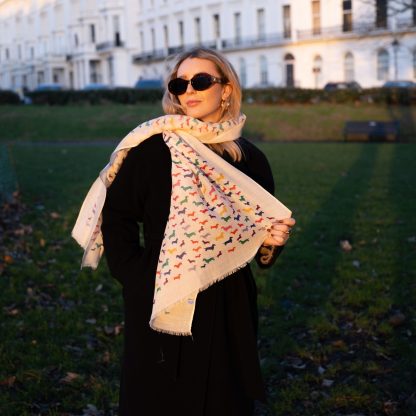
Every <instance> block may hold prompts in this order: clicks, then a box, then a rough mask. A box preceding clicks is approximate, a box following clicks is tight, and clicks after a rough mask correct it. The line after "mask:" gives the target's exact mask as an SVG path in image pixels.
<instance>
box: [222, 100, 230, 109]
mask: <svg viewBox="0 0 416 416" xmlns="http://www.w3.org/2000/svg"><path fill="white" fill-rule="evenodd" d="M229 106H230V102H229V101H228V100H221V107H222V108H224V109H227V108H228V107H229Z"/></svg>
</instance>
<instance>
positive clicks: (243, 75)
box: [239, 58, 247, 88]
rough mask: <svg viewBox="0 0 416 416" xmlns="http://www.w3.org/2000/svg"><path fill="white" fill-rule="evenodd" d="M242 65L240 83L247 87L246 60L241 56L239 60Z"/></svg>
mask: <svg viewBox="0 0 416 416" xmlns="http://www.w3.org/2000/svg"><path fill="white" fill-rule="evenodd" d="M239 66H240V83H241V87H242V88H245V87H246V85H247V67H246V60H245V59H244V58H240V60H239Z"/></svg>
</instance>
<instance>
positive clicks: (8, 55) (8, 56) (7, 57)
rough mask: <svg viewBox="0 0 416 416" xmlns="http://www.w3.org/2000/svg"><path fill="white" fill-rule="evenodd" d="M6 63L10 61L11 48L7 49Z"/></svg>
mask: <svg viewBox="0 0 416 416" xmlns="http://www.w3.org/2000/svg"><path fill="white" fill-rule="evenodd" d="M5 52H6V61H7V60H9V59H10V52H9V48H6V51H5Z"/></svg>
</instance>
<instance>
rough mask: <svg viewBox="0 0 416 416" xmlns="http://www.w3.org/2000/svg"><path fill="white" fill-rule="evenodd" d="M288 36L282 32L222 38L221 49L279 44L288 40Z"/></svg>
mask: <svg viewBox="0 0 416 416" xmlns="http://www.w3.org/2000/svg"><path fill="white" fill-rule="evenodd" d="M290 41H291V39H290V37H288V36H287V34H286V35H285V34H284V33H267V34H263V35H258V36H249V37H244V38H232V39H224V40H223V41H222V42H221V46H222V49H223V50H231V49H233V50H235V49H249V48H261V47H265V46H274V45H279V44H281V43H284V42H290Z"/></svg>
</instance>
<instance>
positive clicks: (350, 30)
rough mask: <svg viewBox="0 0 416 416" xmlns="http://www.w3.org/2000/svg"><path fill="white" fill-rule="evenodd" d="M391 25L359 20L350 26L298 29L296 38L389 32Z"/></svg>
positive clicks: (305, 38)
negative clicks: (379, 24)
mask: <svg viewBox="0 0 416 416" xmlns="http://www.w3.org/2000/svg"><path fill="white" fill-rule="evenodd" d="M391 31H392V27H391V25H390V24H388V25H386V26H384V25H383V26H377V25H376V24H375V23H373V22H368V23H366V22H361V23H353V24H352V25H351V27H349V26H347V25H344V26H342V25H339V26H329V27H320V28H313V29H308V30H298V31H297V38H298V40H308V39H321V38H335V37H341V36H351V35H368V34H376V33H383V32H391Z"/></svg>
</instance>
